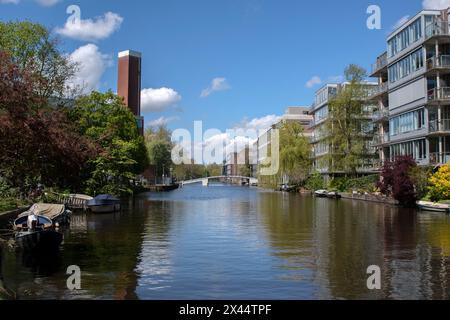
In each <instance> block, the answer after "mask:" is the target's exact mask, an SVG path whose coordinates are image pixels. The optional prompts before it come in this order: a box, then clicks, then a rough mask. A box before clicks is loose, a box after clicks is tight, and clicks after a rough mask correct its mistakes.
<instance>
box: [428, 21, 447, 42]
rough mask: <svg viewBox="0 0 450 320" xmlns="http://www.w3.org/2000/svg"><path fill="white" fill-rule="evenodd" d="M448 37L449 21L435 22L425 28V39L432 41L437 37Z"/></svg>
mask: <svg viewBox="0 0 450 320" xmlns="http://www.w3.org/2000/svg"><path fill="white" fill-rule="evenodd" d="M448 35H450V33H449V22H448V21H438V22H434V23H432V24H430V25H428V26H426V27H425V39H430V38H432V37H435V36H448Z"/></svg>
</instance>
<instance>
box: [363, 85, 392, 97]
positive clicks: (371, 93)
mask: <svg viewBox="0 0 450 320" xmlns="http://www.w3.org/2000/svg"><path fill="white" fill-rule="evenodd" d="M388 88H389V87H388V83H387V82H385V83H382V84H379V85H378V86H374V87H371V88H370V89H369V90H368V93H367V96H368V97H369V98H374V97H376V96H378V95H380V94H383V93H386V92H387V91H388Z"/></svg>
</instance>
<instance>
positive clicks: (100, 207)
mask: <svg viewBox="0 0 450 320" xmlns="http://www.w3.org/2000/svg"><path fill="white" fill-rule="evenodd" d="M87 206H88V208H89V209H90V210H91V211H92V212H94V213H112V212H117V211H120V208H121V206H120V199H118V198H116V197H114V196H112V195H109V194H102V195H99V196H97V197H95V198H94V199H93V200H90V201H88V203H87Z"/></svg>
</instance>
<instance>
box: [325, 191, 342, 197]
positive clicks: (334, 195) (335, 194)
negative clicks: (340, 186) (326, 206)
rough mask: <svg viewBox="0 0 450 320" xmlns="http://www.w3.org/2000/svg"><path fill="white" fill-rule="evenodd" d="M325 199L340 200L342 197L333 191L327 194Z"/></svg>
mask: <svg viewBox="0 0 450 320" xmlns="http://www.w3.org/2000/svg"><path fill="white" fill-rule="evenodd" d="M327 197H328V198H330V199H341V198H342V196H341V195H340V194H339V193H338V192H335V191H333V192H329V193H328V194H327Z"/></svg>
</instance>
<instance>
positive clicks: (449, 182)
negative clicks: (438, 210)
mask: <svg viewBox="0 0 450 320" xmlns="http://www.w3.org/2000/svg"><path fill="white" fill-rule="evenodd" d="M429 182H430V187H429V194H430V199H431V200H432V201H435V202H438V201H442V200H449V199H450V164H447V165H444V166H442V167H441V168H440V169H439V171H438V172H436V173H435V174H434V175H433V176H431V178H430V181H429Z"/></svg>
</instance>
